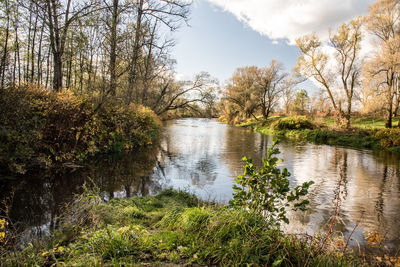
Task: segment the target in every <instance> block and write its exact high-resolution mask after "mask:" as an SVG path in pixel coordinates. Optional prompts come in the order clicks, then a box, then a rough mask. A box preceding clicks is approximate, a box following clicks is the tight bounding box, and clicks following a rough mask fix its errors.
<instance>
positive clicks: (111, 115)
mask: <svg viewBox="0 0 400 267" xmlns="http://www.w3.org/2000/svg"><path fill="white" fill-rule="evenodd" d="M94 106H95V105H94V103H92V102H91V101H90V100H89V99H85V98H83V97H77V96H75V95H73V94H72V93H71V92H69V91H66V92H59V93H55V92H50V91H48V90H45V89H43V88H38V87H37V86H35V85H30V84H27V85H23V86H20V87H16V88H5V89H2V90H1V91H0V166H3V169H8V170H11V171H13V172H19V173H24V172H25V171H26V170H27V169H30V168H33V167H41V168H48V167H52V166H54V165H55V164H56V163H65V162H74V161H79V160H83V159H85V158H86V157H88V156H92V155H94V154H96V153H99V152H109V151H121V150H131V149H135V148H138V147H142V146H147V145H150V144H152V143H153V142H154V141H155V140H156V138H157V136H158V133H159V129H160V122H159V120H158V118H157V116H156V115H155V114H154V113H153V112H152V111H151V110H150V109H147V108H144V107H141V106H139V107H137V106H134V105H130V106H126V105H121V103H117V102H115V101H114V102H111V103H108V104H107V105H104V106H103V108H102V109H101V110H99V112H94ZM4 167H6V168H4Z"/></svg>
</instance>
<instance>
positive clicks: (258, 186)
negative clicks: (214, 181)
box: [230, 141, 314, 226]
mask: <svg viewBox="0 0 400 267" xmlns="http://www.w3.org/2000/svg"><path fill="white" fill-rule="evenodd" d="M277 143H278V142H277V141H275V142H274V143H273V145H272V146H271V147H267V157H266V158H263V159H262V161H263V164H264V166H263V167H261V168H260V169H259V170H257V169H256V167H255V165H254V164H253V163H252V160H251V159H248V158H243V160H244V161H246V162H247V164H246V165H245V166H244V173H243V175H239V176H238V177H237V178H236V179H235V181H236V183H237V185H236V184H235V185H233V200H232V201H231V202H230V204H231V205H232V206H234V207H237V208H245V209H247V208H248V209H249V210H251V211H255V212H256V213H258V214H261V215H264V216H266V218H267V220H268V222H269V226H279V224H280V222H281V221H284V222H286V223H289V220H288V218H287V217H286V207H288V206H289V203H291V202H295V201H297V203H295V204H294V208H295V209H297V208H299V209H301V210H305V207H306V205H307V204H308V203H309V201H308V200H303V201H299V199H300V197H302V196H305V195H307V193H308V188H309V187H310V186H311V185H312V184H313V183H314V182H313V181H310V182H305V183H303V184H302V185H301V186H297V187H295V188H294V189H290V187H289V180H288V179H287V177H289V176H290V173H289V172H288V171H287V169H286V168H284V169H283V170H282V171H281V170H280V169H279V168H278V167H277V165H278V163H279V162H280V160H279V159H278V158H277V157H275V156H274V155H276V154H279V153H280V151H279V149H278V148H275V145H276V144H277Z"/></svg>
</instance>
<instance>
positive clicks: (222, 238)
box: [0, 190, 362, 266]
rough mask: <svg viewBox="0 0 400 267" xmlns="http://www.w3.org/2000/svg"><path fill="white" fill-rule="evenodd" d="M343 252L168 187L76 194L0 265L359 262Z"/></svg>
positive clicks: (247, 213) (3, 256)
mask: <svg viewBox="0 0 400 267" xmlns="http://www.w3.org/2000/svg"><path fill="white" fill-rule="evenodd" d="M332 243H334V242H332ZM342 250H343V247H341V248H338V247H337V246H336V247H335V248H334V249H332V246H326V247H325V248H324V249H323V250H321V251H320V245H319V241H318V240H316V239H311V240H310V239H305V238H304V239H302V238H299V237H296V236H293V235H285V234H283V233H282V232H281V231H279V230H278V229H276V228H271V227H270V226H269V225H268V223H267V221H266V220H265V218H263V217H261V216H259V215H257V214H255V213H253V212H250V211H248V210H246V209H231V208H229V207H226V206H218V205H213V204H211V203H204V202H202V201H200V200H198V199H197V198H196V197H195V196H193V195H191V194H188V193H186V192H179V191H174V190H166V191H163V192H161V193H160V194H159V195H157V196H148V197H134V198H130V199H113V200H111V201H110V202H108V203H105V202H103V201H102V200H101V199H100V198H99V197H97V196H95V195H90V194H88V193H87V194H86V195H81V196H80V197H78V198H77V200H76V201H75V203H74V204H73V205H72V206H70V208H69V209H68V212H67V215H66V216H65V217H64V218H63V225H62V227H61V229H60V231H58V232H56V233H54V235H52V236H51V237H50V238H48V239H47V240H41V241H36V242H32V243H31V244H29V245H28V247H27V248H25V249H24V250H23V251H20V252H16V253H14V252H13V253H10V252H7V251H6V250H4V249H3V250H2V251H1V252H2V254H1V258H0V261H1V262H2V263H3V264H4V265H6V266H8V265H13V266H39V265H40V266H51V265H54V264H56V265H67V266H103V265H107V266H122V265H139V266H140V265H145V266H154V265H165V264H167V263H169V264H199V265H225V266H246V264H249V265H251V266H339V265H340V266H351V265H357V264H362V262H361V261H358V260H357V259H356V258H355V257H354V256H353V255H352V254H350V253H346V254H344V255H343V253H342ZM249 265H248V266H249Z"/></svg>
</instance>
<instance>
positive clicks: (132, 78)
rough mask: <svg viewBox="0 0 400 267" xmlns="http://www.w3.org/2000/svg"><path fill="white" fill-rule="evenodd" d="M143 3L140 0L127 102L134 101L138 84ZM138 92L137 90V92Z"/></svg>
mask: <svg viewBox="0 0 400 267" xmlns="http://www.w3.org/2000/svg"><path fill="white" fill-rule="evenodd" d="M143 4H144V0H139V6H138V11H137V12H138V14H137V19H136V31H135V40H134V42H135V43H134V44H133V51H132V62H131V68H130V73H129V86H128V96H127V99H126V100H127V103H128V104H129V103H131V102H132V94H133V90H135V85H136V75H137V61H138V59H139V54H140V49H141V47H140V37H141V35H142V33H141V32H142V16H143ZM137 93H138V92H136V94H137Z"/></svg>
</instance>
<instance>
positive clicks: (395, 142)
mask: <svg viewBox="0 0 400 267" xmlns="http://www.w3.org/2000/svg"><path fill="white" fill-rule="evenodd" d="M375 137H376V138H377V139H378V140H379V141H380V144H381V146H383V147H385V148H390V147H397V146H400V129H381V130H379V131H378V132H376V134H375Z"/></svg>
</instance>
